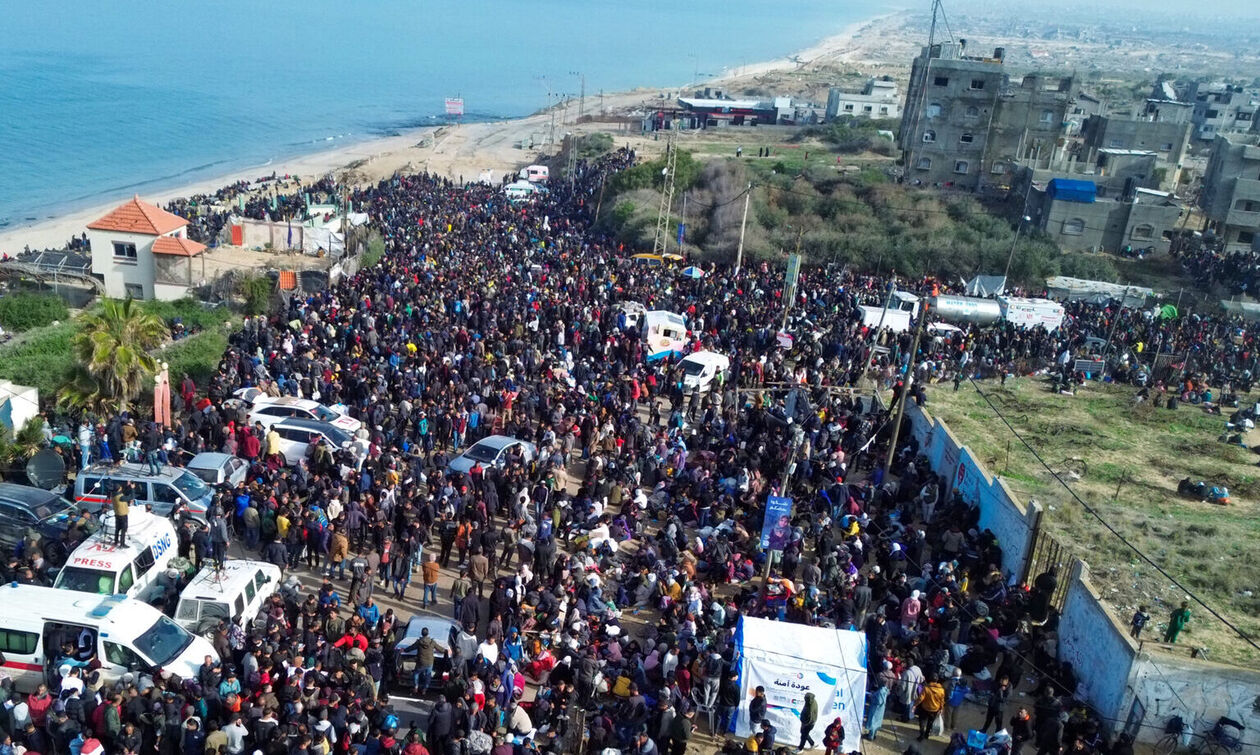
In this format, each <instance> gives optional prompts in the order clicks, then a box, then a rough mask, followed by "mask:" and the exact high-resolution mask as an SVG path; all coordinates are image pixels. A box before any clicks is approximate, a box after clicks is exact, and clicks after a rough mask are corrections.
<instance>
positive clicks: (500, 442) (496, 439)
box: [473, 435, 525, 449]
mask: <svg viewBox="0 0 1260 755" xmlns="http://www.w3.org/2000/svg"><path fill="white" fill-rule="evenodd" d="M513 443H525V441H523V440H517V439H516V438H513V437H512V436H510V435H487V436H486V437H484V438H482V439H481V440H479V441H477V442H476V443H474V444H473V445H474V446H486V447H488V448H494V449H504V448H507V447H508V446H510V445H512V444H513Z"/></svg>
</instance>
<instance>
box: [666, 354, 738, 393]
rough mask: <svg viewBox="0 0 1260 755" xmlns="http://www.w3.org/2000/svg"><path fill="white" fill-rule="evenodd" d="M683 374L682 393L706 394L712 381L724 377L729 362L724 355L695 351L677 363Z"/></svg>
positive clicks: (729, 365)
mask: <svg viewBox="0 0 1260 755" xmlns="http://www.w3.org/2000/svg"><path fill="white" fill-rule="evenodd" d="M678 367H679V368H680V369H681V370H682V374H683V392H684V393H687V394H690V393H691V392H692V391H694V390H696V389H699V390H700V392H701V393H707V392H708V391H709V388H710V387H711V386H712V385H713V381H714V380H715V379H717V378H718V376H720V375H725V374H726V371H727V370H728V369H730V367H731V360H730V358H729V357H727V356H726V355H725V354H719V353H717V352H716V351H697V352H695V353H694V354H688V355H687V356H685V357H683V359H682V361H681V362H679V363H678Z"/></svg>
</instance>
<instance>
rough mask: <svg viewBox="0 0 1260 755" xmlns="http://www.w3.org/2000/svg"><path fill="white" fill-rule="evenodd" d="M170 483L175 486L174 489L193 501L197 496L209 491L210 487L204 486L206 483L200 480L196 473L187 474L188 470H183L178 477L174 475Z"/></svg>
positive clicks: (199, 496)
mask: <svg viewBox="0 0 1260 755" xmlns="http://www.w3.org/2000/svg"><path fill="white" fill-rule="evenodd" d="M171 484H172V485H174V486H175V489H176V490H178V491H179V492H181V493H183V494H184V495H185V496H186V497H187V498H188V500H190V501H195V500H197V499H198V498H201V497H202V496H204V495H207V494H209V493H210V488H208V487H206V484H205V483H204V482H202V481H201V478H199V477H197V476H196V475H193V474H189V473H188V472H184V473H183V474H181V475H180V476H179V477H176V478H175V479H174V480H173V481H172V482H171Z"/></svg>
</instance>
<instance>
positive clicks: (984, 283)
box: [967, 275, 1006, 296]
mask: <svg viewBox="0 0 1260 755" xmlns="http://www.w3.org/2000/svg"><path fill="white" fill-rule="evenodd" d="M1004 291H1006V276H1004V275H977V276H976V277H974V278H972V279H971V280H969V281H967V296H999V295H1001V294H1002V293H1003V292H1004Z"/></svg>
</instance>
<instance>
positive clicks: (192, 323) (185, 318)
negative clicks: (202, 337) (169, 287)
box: [140, 297, 225, 330]
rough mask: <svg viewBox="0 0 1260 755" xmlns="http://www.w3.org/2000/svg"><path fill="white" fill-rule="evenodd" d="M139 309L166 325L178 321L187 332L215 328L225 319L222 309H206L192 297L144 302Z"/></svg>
mask: <svg viewBox="0 0 1260 755" xmlns="http://www.w3.org/2000/svg"><path fill="white" fill-rule="evenodd" d="M140 308H141V309H142V310H143V311H145V312H149V313H151V314H155V315H157V316H158V317H160V318H162V319H163V320H164V321H165V322H166V324H167V325H170V324H172V323H174V322H175V320H176V319H178V320H180V321H181V322H183V323H184V326H185V327H187V328H188V329H189V330H205V329H206V328H215V327H218V326H220V325H222V324H223V320H224V318H225V313H224V311H223V310H222V309H215V308H213V307H207V306H206V305H205V304H203V303H201V302H200V301H197V300H196V299H194V298H192V297H185V298H183V299H178V300H176V301H146V302H143V303H140Z"/></svg>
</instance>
